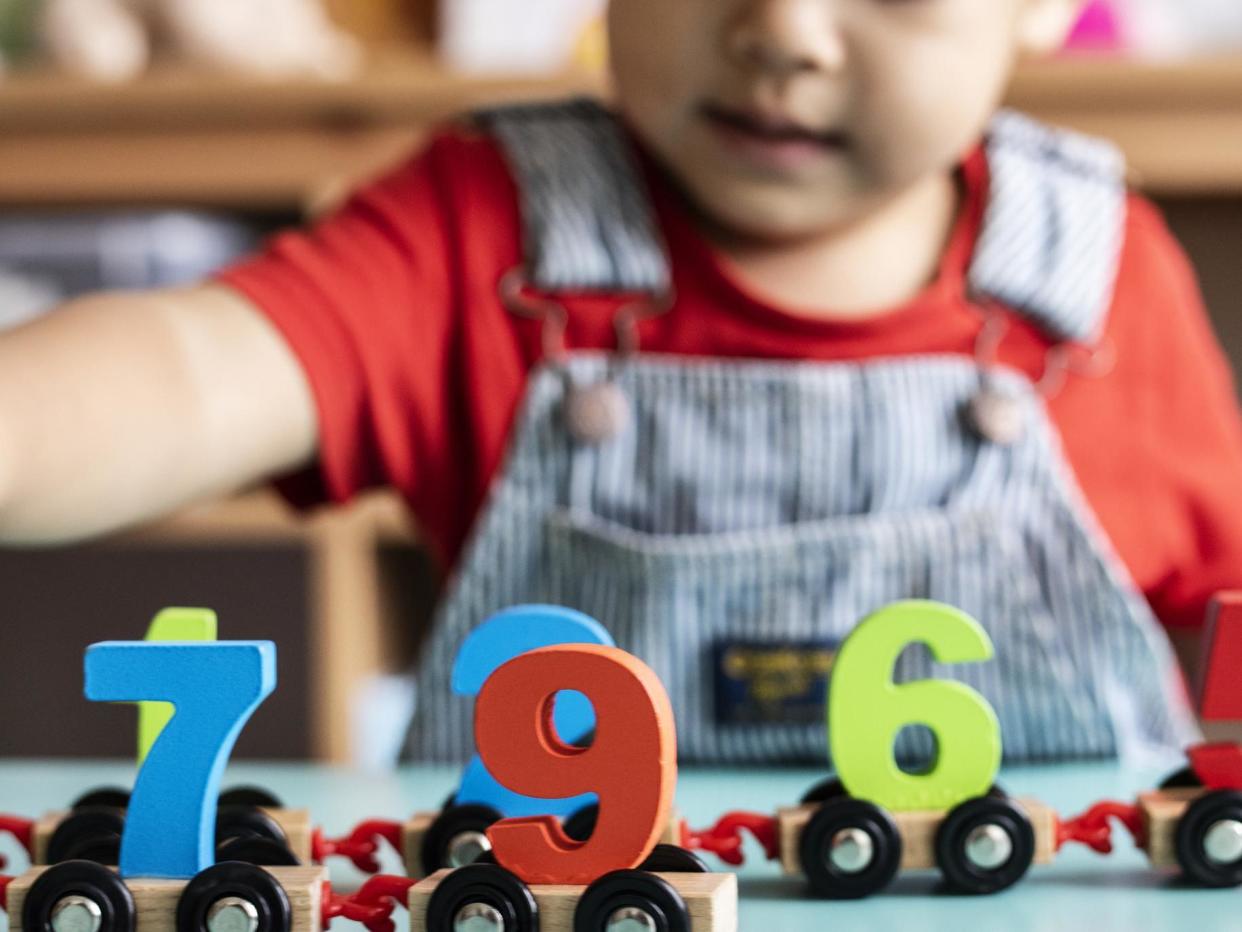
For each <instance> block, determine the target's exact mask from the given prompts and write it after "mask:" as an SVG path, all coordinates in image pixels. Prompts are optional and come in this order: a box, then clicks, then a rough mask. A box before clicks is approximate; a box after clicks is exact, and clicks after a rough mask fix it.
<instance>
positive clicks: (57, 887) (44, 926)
mask: <svg viewBox="0 0 1242 932" xmlns="http://www.w3.org/2000/svg"><path fill="white" fill-rule="evenodd" d="M67 910H76V911H79V913H80V915H81V916H82V918H83V920H84V922H83V925H94V924H95V923H96V922H98V924H99V925H98V928H99V932H133V928H134V920H135V917H136V915H137V913H136V912H135V910H134V898H133V896H132V895H130V892H129V890H128V888H127V887H126V886H125V884H124V883H123V882H122V881H121V878H120V877H119V876H117V874H116V873H115V872H114V871H111V870H109V869H108V868H106V867H104V866H103V865H102V864H97V863H95V862H94V861H65V862H64V863H63V864H56V865H53V866H52V867H49V868H48V869H47V870H45V871H44V872H43V873H42V874H40V875H39V877H38V879H37V880H35V882H34V883H33V884H31V885H30V890H29V892H27V894H26V900H25V902H24V903H22V928H23V929H25V930H26V932H53V930H52V918H53V917H54V916H56V915H57V914H63V913H64V912H65V911H67Z"/></svg>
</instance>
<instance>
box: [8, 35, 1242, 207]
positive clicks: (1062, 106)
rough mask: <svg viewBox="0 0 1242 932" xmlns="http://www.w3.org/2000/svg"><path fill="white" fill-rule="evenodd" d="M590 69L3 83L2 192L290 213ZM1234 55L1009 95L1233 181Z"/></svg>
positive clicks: (32, 197)
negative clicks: (432, 133) (467, 120)
mask: <svg viewBox="0 0 1242 932" xmlns="http://www.w3.org/2000/svg"><path fill="white" fill-rule="evenodd" d="M602 90H603V81H602V79H600V78H598V77H592V76H589V75H566V76H561V77H557V78H549V79H532V78H521V79H514V78H503V77H500V78H464V77H461V76H458V75H454V74H450V73H448V72H446V71H445V70H444V69H442V68H441V67H439V66H438V65H437V64H436V62H435V60H434V59H433V58H432V57H431V56H430V55H428V54H420V53H418V52H415V51H405V52H402V53H399V54H397V53H389V54H386V55H382V56H380V57H378V58H377V60H375V61H374V62H373V63H372V64H371V66H370V67H369V68H368V69H367V70H366V71H365V72H364V73H363V74H361V75H360V76H359V77H358V78H356V79H353V80H350V81H346V82H342V83H315V82H285V83H259V82H254V81H243V80H236V79H234V80H228V79H220V78H207V77H204V76H201V75H194V74H188V73H184V72H175V71H171V72H169V71H166V72H159V73H155V74H153V75H152V76H150V77H148V78H146V79H144V80H142V81H139V82H136V83H133V84H128V85H122V86H99V85H92V84H87V83H83V82H81V81H74V80H70V79H66V78H62V77H50V78H49V77H39V76H37V75H27V76H22V75H17V76H14V77H11V78H9V79H8V80H6V81H4V82H2V83H0V126H3V127H4V133H3V134H0V204H3V205H6V206H20V205H26V206H62V205H68V206H80V205H84V204H89V205H106V204H116V203H127V204H132V203H148V204H149V203H170V202H172V203H178V204H198V205H207V206H213V207H222V208H244V209H278V210H299V209H302V208H304V207H306V206H307V205H308V204H311V203H314V202H315V201H317V200H319V199H321V198H325V197H331V196H332V195H334V194H337V193H339V192H340V191H341V190H343V189H344V188H346V187H348V186H349V185H351V184H353V183H356V182H357V181H358V180H360V179H362V178H365V177H367V176H369V175H371V174H373V173H375V172H377V171H380V170H381V169H382V168H384V167H385V166H387V165H389V164H392V163H394V162H395V161H397V160H398V159H400V158H401V157H402V156H403V155H404V154H406V153H408V152H409V151H410V149H411V148H412V147H413V146H415V145H416V144H417V142H418V140H419V138H420V137H421V136H422V134H424V133H425V132H426V131H427V129H428V128H429V127H430V126H431V125H433V124H434V123H435V122H437V121H439V120H441V119H443V118H445V117H447V116H449V115H451V114H454V113H458V112H461V111H464V110H468V109H471V108H473V107H476V106H480V105H483V104H488V103H495V102H500V101H506V100H515V99H523V98H530V97H540V96H542V97H550V96H559V95H564V94H570V93H579V92H600V91H602ZM1240 100H1242V58H1238V59H1222V60H1207V61H1187V62H1178V63H1166V64H1144V63H1136V62H1133V61H1127V60H1124V59H1117V58H1067V59H1061V60H1057V61H1053V62H1047V63H1042V64H1038V65H1031V66H1027V67H1025V68H1024V69H1022V71H1021V72H1020V73H1019V75H1018V77H1017V79H1016V81H1015V83H1014V87H1013V89H1012V92H1011V94H1010V102H1011V103H1012V104H1014V105H1015V106H1017V107H1019V108H1021V109H1025V110H1027V111H1029V112H1032V113H1034V114H1035V115H1037V116H1040V117H1042V118H1044V119H1047V120H1050V121H1052V122H1057V123H1062V124H1065V125H1068V126H1074V127H1077V128H1080V129H1083V130H1086V131H1088V132H1094V133H1099V134H1102V135H1105V136H1109V137H1111V138H1113V139H1115V140H1117V141H1118V142H1119V143H1121V145H1122V146H1123V147H1124V148H1125V149H1126V150H1127V152H1128V154H1129V156H1130V159H1131V162H1132V164H1133V167H1134V170H1135V174H1136V178H1137V179H1138V180H1139V181H1140V182H1141V183H1142V184H1143V185H1144V186H1145V187H1147V188H1148V189H1149V190H1151V191H1153V192H1155V193H1160V194H1168V193H1175V194H1187V193H1189V194H1213V193H1222V192H1235V193H1236V192H1242V107H1240V106H1239V105H1238V101H1240Z"/></svg>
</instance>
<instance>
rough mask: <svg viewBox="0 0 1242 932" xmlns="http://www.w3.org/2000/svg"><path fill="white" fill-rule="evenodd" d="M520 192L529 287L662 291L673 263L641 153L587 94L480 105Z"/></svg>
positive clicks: (485, 124) (549, 290) (480, 119)
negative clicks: (565, 98)
mask: <svg viewBox="0 0 1242 932" xmlns="http://www.w3.org/2000/svg"><path fill="white" fill-rule="evenodd" d="M475 120H476V121H477V122H478V123H479V124H480V125H481V126H482V127H483V128H484V129H485V130H487V131H489V132H490V133H492V134H493V135H494V136H495V137H496V138H497V140H498V141H499V142H500V145H501V148H502V149H503V150H504V153H505V156H506V158H507V159H508V162H509V166H510V169H511V170H512V171H513V174H514V180H515V181H516V183H517V187H518V190H519V192H520V197H521V204H522V223H523V227H524V233H525V247H524V248H525V252H526V269H525V272H526V284H529V285H530V286H532V287H533V288H535V289H537V290H538V291H541V292H544V293H556V292H606V293H618V294H625V293H648V294H653V295H662V294H664V293H665V292H666V291H667V290H668V287H669V283H670V280H671V276H670V274H669V267H668V259H667V257H666V253H665V249H664V243H663V239H662V238H661V236H660V234H659V232H658V229H657V226H656V220H655V216H654V213H653V211H652V207H651V199H650V196H649V195H648V193H647V190H646V186H645V184H644V183H643V179H642V177H641V174H640V171H639V167H638V164H637V162H636V160H635V154H634V152H633V150H632V148H631V146H630V145H629V143H628V141H627V140H626V138H625V134H624V131H623V130H622V128H621V126H620V124H619V123H618V121H617V119H616V118H615V117H614V116H613V115H612V114H611V113H609V112H608V111H607V110H606V109H604V107H603V106H601V105H600V104H598V103H596V102H594V101H591V100H586V99H583V100H573V101H567V102H562V103H547V104H534V105H527V106H519V107H505V108H501V109H496V110H490V111H484V112H482V113H478V114H476V115H475Z"/></svg>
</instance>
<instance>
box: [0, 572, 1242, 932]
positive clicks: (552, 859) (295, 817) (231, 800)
mask: <svg viewBox="0 0 1242 932" xmlns="http://www.w3.org/2000/svg"><path fill="white" fill-rule="evenodd" d="M215 637H216V623H215V618H214V615H211V614H210V613H207V612H201V611H199V612H193V611H186V610H177V611H173V612H170V613H165V614H163V615H161V616H160V617H158V618H157V619H156V621H155V622H154V623H153V624H152V628H151V631H150V632H149V634H148V640H147V641H144V642H132V643H126V642H113V643H104V644H97V645H94V646H93V647H91V648H90V649H89V650H88V651H87V655H86V663H85V672H86V695H87V697H88V698H89V699H92V700H96V701H107V702H117V701H124V702H138V703H140V704H141V705H140V709H141V711H140V729H139V730H140V742H139V743H140V753H139V761H140V765H141V766H140V769H139V771H138V777H137V780H136V782H135V784H134V788H133V791H132V793H129V792H127V791H125V790H121V789H115V788H113V789H105V790H99V791H94V792H92V793H89V794H87V795H86V796H84V797H82V798H80V799H79V800H78V801H77V802H76V803H75V804H74V806H73V807H72V809H71V811H70V812H69V813H68V814H60V813H53V814H50V815H48V816H45V817H44V818H42V819H40V820H38V821H28V820H24V819H19V818H16V817H5V816H0V832H4V831H7V832H9V833H11V834H13V835H15V836H16V837H17V838H18V840H19V841H20V842H21V843H22V844H23V845H24V846H25V847H26V849H27V850H28V852H29V853H30V856H31V862H32V864H33V865H35V866H32V867H31V868H30V869H29V870H28V871H27V872H26V873H24V874H22V875H21V876H18V877H15V878H4V877H0V906H3V907H4V908H6V909H7V910H8V913H9V915H10V928H11V929H12V932H133V930H134V929H135V926H136V925H137V924H138V923H141V924H142V926H143V930H142V932H166V930H171V929H173V928H175V929H176V932H318V929H320V928H326V925H327V923H328V922H329V921H330V920H331V919H332V918H334V917H336V916H346V917H348V918H352V919H356V920H359V921H361V922H363V923H365V924H366V925H367V926H368V928H369V929H371V930H372V932H394V929H395V925H394V922H393V920H392V913H393V910H394V908H395V907H396V906H397V905H402V906H407V907H408V909H409V919H410V926H411V932H422V930H427V932H462V930H471V932H475V930H477V932H537V930H542V932H571V930H572V932H630V930H633V932H734V930H736V928H737V887H736V879H735V877H734V875H732V874H721V873H712V872H710V871H708V869H707V868H706V866H705V865H704V863H703V861H702V860H700V858H699V857H698V855H697V854H696V853H695V852H696V851H703V852H710V853H714V854H716V855H718V856H719V857H720V858H721V859H722V860H724V861H726V862H727V863H730V864H740V863H742V860H743V836H744V834H747V833H749V834H751V835H753V836H754V837H755V838H757V839H758V840H759V841H760V843H761V844H762V846H763V848H764V850H765V852H766V854H767V856H768V857H769V859H771V860H776V861H779V862H780V864H781V866H782V868H783V869H784V870H785V871H786V872H787V873H790V874H799V875H802V876H803V877H805V878H806V880H807V882H808V884H809V887H810V889H811V891H812V893H814V894H816V895H818V896H821V897H825V898H829V899H855V898H860V897H865V896H869V895H871V894H873V893H876V892H878V891H880V890H882V889H883V888H884V887H886V886H887V885H888V884H889V883H890V882H891V881H892V880H893V879H894V877H896V876H897V874H898V873H900V872H904V871H913V870H924V869H935V870H938V871H939V873H940V874H941V876H942V877H943V879H944V881H945V882H946V885H947V886H948V887H949V888H950V889H953V890H955V891H958V892H964V893H972V894H991V893H996V892H999V891H1001V890H1004V889H1006V888H1007V887H1010V886H1012V885H1013V884H1015V883H1017V882H1018V881H1019V880H1020V879H1021V878H1022V877H1023V876H1024V875H1025V874H1026V873H1027V871H1028V870H1029V869H1030V867H1031V866H1032V865H1034V864H1045V863H1048V862H1051V861H1052V860H1054V858H1055V857H1056V855H1057V853H1058V852H1059V851H1060V850H1061V849H1062V848H1063V847H1064V846H1065V845H1067V844H1070V843H1080V844H1083V845H1087V846H1089V847H1090V848H1092V849H1094V850H1096V851H1098V852H1101V853H1108V852H1110V851H1111V850H1112V844H1113V840H1112V834H1113V827H1114V826H1115V825H1120V826H1122V827H1124V829H1125V830H1126V831H1127V832H1128V833H1129V835H1130V836H1131V837H1132V838H1133V840H1134V842H1135V844H1136V845H1137V846H1138V847H1139V848H1141V849H1143V850H1144V851H1146V852H1147V854H1148V856H1149V859H1150V861H1151V863H1152V865H1153V866H1154V867H1157V868H1177V869H1179V870H1180V871H1181V872H1182V874H1183V875H1184V876H1185V877H1186V878H1187V879H1189V880H1190V881H1192V882H1194V883H1196V884H1199V885H1203V886H1212V887H1229V886H1238V885H1242V746H1238V745H1232V744H1226V745H1202V746H1199V747H1195V748H1192V749H1190V751H1189V753H1188V757H1189V761H1188V766H1187V767H1186V768H1185V769H1183V770H1182V771H1179V772H1178V773H1176V774H1174V775H1173V776H1171V777H1170V778H1169V779H1168V780H1166V781H1165V783H1164V784H1162V785H1161V786H1160V787H1159V788H1158V789H1155V790H1153V791H1152V792H1149V793H1144V794H1141V795H1140V797H1139V798H1138V799H1137V800H1136V801H1134V802H1124V803H1123V802H1117V801H1111V800H1110V801H1103V802H1099V803H1096V804H1094V805H1092V806H1090V807H1089V808H1088V809H1087V810H1086V811H1084V812H1083V813H1082V814H1080V815H1078V816H1076V817H1074V818H1071V819H1062V818H1061V817H1060V816H1058V815H1057V813H1055V812H1054V811H1053V810H1052V809H1051V808H1049V807H1048V806H1046V805H1044V804H1042V803H1040V802H1039V801H1038V800H1035V799H1030V798H1022V799H1015V798H1011V797H1010V796H1008V795H1007V794H1006V793H1005V792H1004V791H1003V790H1002V789H1001V788H1000V787H999V786H998V785H997V783H996V776H997V773H998V770H999V767H1000V762H1001V735H1000V726H999V723H998V720H997V717H996V715H995V712H994V711H993V709H992V708H991V707H990V706H989V705H988V703H987V702H986V701H985V700H984V699H983V697H982V696H980V695H979V694H978V693H976V692H975V691H973V690H972V689H970V688H969V687H967V686H965V685H964V684H962V683H959V682H954V681H948V680H924V681H918V682H905V683H896V682H894V681H893V679H892V671H893V669H894V665H895V663H896V660H897V658H898V657H899V655H900V654H901V653H902V651H903V650H905V649H906V647H907V646H908V645H909V644H911V643H913V642H921V643H923V644H925V645H926V646H927V647H928V648H929V649H930V650H931V652H932V654H933V655H934V657H935V658H936V659H937V660H938V661H940V662H942V663H972V662H986V661H987V660H988V659H990V658H991V656H992V652H993V647H992V644H991V642H990V640H989V638H988V636H987V634H986V633H985V631H984V629H983V628H982V627H981V626H980V625H979V624H978V623H977V622H976V621H975V620H974V619H972V618H970V617H969V616H967V615H965V614H963V613H962V612H960V611H957V610H956V609H953V608H950V607H948V606H944V605H939V604H936V603H931V602H903V603H897V604H895V605H891V606H888V607H887V608H884V609H882V610H880V611H878V612H877V613H875V614H874V615H872V616H871V617H869V618H867V619H865V620H864V621H863V622H861V623H860V624H859V625H858V626H857V628H856V629H855V630H854V632H853V633H852V634H851V635H850V636H849V637H848V638H847V639H846V641H845V643H844V644H843V645H842V646H841V649H840V651H839V653H838V656H837V658H836V661H835V664H834V667H833V671H832V678H831V687H830V693H829V701H828V710H827V718H828V722H827V724H828V735H829V741H830V744H831V750H832V758H833V761H834V763H835V766H836V774H835V776H832V777H831V778H829V779H826V780H824V781H822V782H821V783H819V784H817V785H816V786H815V787H813V788H812V789H811V790H810V791H809V792H808V793H807V794H806V795H805V796H804V797H803V798H802V799H801V800H800V801H799V802H798V803H797V804H794V805H790V806H788V807H785V808H782V809H780V810H779V811H778V812H776V813H774V814H767V813H754V812H730V813H727V814H725V815H724V816H722V817H721V818H720V819H719V820H717V822H716V823H715V824H714V825H713V826H712V827H710V828H708V829H705V830H699V831H695V830H691V829H690V828H689V827H688V826H686V825H685V824H684V823H683V822H681V820H679V819H678V818H677V817H676V816H675V814H674V813H673V809H672V802H673V790H674V786H675V783H676V772H677V768H676V739H675V728H674V724H673V719H672V711H671V708H670V706H669V701H668V697H667V695H666V694H665V692H664V690H663V687H662V686H661V685H660V683H659V681H658V680H657V679H656V677H655V675H654V673H652V672H651V670H650V669H649V668H647V667H646V666H645V665H644V664H642V663H641V661H639V660H637V659H636V658H634V657H632V656H630V655H629V654H626V653H625V652H623V651H621V650H619V649H618V648H617V647H615V645H614V644H613V642H612V639H611V637H610V636H609V635H608V632H607V631H606V630H605V629H604V628H603V627H602V626H600V625H599V624H598V623H597V622H595V621H594V620H593V619H590V618H588V617H586V616H584V615H581V614H580V613H577V612H573V611H571V610H569V609H562V608H556V607H551V606H523V607H520V608H515V609H510V610H507V611H505V612H502V613H500V614H498V615H496V616H495V617H493V618H491V619H489V620H488V621H486V622H485V623H484V624H482V625H481V626H480V627H479V628H478V630H477V631H476V632H475V633H474V634H473V635H472V636H471V637H470V638H468V639H467V641H466V642H465V643H464V644H463V645H462V648H461V651H460V653H459V655H458V658H457V662H456V664H455V666H454V670H453V688H454V690H455V691H457V692H458V693H460V694H462V695H467V696H472V697H474V699H475V722H474V730H475V741H476V747H477V755H476V757H475V758H474V759H473V760H472V761H471V762H470V763H469V764H468V765H467V767H466V769H465V771H464V773H463V776H462V779H461V781H460V784H459V786H458V788H457V790H456V791H455V792H454V794H453V796H452V797H451V798H450V799H449V800H448V801H447V802H446V803H445V805H444V806H442V807H441V809H440V810H439V811H438V812H419V813H416V814H415V815H414V816H412V817H409V818H405V819H401V820H387V819H369V820H366V821H364V822H362V823H360V824H359V825H358V826H356V827H355V828H354V829H353V830H352V831H351V832H349V833H348V834H347V835H345V836H344V837H341V838H336V839H332V838H329V837H327V836H326V835H325V834H324V833H323V832H322V831H321V830H319V829H315V828H312V827H311V825H310V820H309V818H308V816H307V814H306V812H305V811H304V810H296V809H286V808H285V807H283V806H282V805H281V804H280V801H279V800H278V799H276V798H275V797H274V796H272V795H271V794H268V793H266V792H265V791H262V790H260V789H257V788H253V787H248V788H247V787H243V788H234V789H233V790H230V791H227V792H225V793H223V794H221V793H220V782H221V776H222V773H223V769H224V765H225V762H226V760H227V758H228V755H229V753H230V751H231V749H232V747H233V744H234V742H235V740H236V738H237V735H238V733H239V732H240V730H241V728H242V727H243V726H244V724H245V722H246V721H247V719H248V718H249V717H250V715H251V713H252V712H253V711H254V709H255V708H256V707H257V706H258V704H259V703H261V702H262V701H263V699H264V698H265V697H266V696H267V695H268V694H269V693H270V692H271V690H272V689H273V688H274V685H275V660H274V657H275V648H274V647H273V645H271V644H270V643H268V642H227V641H225V642H221V641H216V640H215ZM1209 646H1210V649H1209V651H1208V652H1207V653H1206V657H1207V660H1208V662H1207V664H1206V665H1205V669H1206V672H1205V676H1204V679H1203V686H1202V690H1201V695H1200V703H1201V708H1202V711H1203V713H1204V716H1205V717H1206V718H1208V719H1242V688H1240V685H1239V681H1238V677H1237V676H1236V672H1235V671H1236V670H1238V669H1239V668H1240V667H1242V596H1224V597H1221V598H1220V599H1218V600H1217V601H1216V602H1215V603H1214V606H1213V611H1212V614H1211V616H1210V618H1209ZM168 704H171V705H172V706H175V708H176V714H175V715H173V714H172V713H171V710H170V709H169V708H168ZM858 709H865V710H866V713H865V715H860V714H858V712H857V710H858ZM170 716H171V717H170ZM915 724H917V725H922V726H924V727H926V728H928V729H929V730H930V731H931V732H932V734H933V736H934V738H935V744H936V754H935V757H934V760H933V761H932V763H931V765H930V766H929V767H928V768H927V769H925V770H922V771H920V772H917V773H916V772H909V771H907V770H903V769H902V768H901V767H900V766H899V765H898V763H897V761H896V760H895V758H894V751H893V748H894V742H895V740H896V738H897V736H898V734H899V733H900V732H901V730H902V729H903V728H906V727H908V726H910V725H915ZM385 844H388V845H391V846H392V847H393V848H395V849H396V850H397V851H398V852H400V853H401V854H402V856H403V859H404V861H405V865H406V868H407V872H408V874H409V875H410V876H409V877H404V878H398V877H386V876H382V875H378V876H374V877H372V878H371V879H370V880H368V881H367V882H366V883H365V884H364V885H363V886H362V888H361V889H360V890H358V891H357V892H356V893H353V894H350V895H345V894H341V893H337V892H334V891H333V890H332V888H331V885H330V884H329V882H328V877H327V872H326V870H325V869H324V868H323V867H322V866H320V865H322V863H323V862H324V861H325V859H327V858H329V857H332V856H343V857H347V858H349V859H350V860H352V861H353V863H354V864H355V865H356V866H357V867H359V868H360V869H362V870H363V871H364V872H368V873H376V872H377V871H378V864H377V855H378V853H379V850H380V848H381V846H382V845H385ZM2 866H3V865H2V864H0V867H2ZM157 926H158V928H157Z"/></svg>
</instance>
